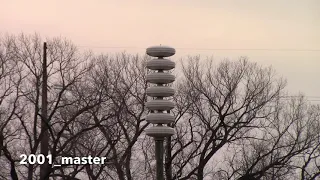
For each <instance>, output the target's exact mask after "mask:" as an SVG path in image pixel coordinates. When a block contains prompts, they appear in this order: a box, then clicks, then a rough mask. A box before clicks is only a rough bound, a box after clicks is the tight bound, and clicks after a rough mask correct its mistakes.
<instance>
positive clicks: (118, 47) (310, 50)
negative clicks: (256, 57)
mask: <svg viewBox="0 0 320 180" xmlns="http://www.w3.org/2000/svg"><path fill="white" fill-rule="evenodd" d="M77 47H79V48H94V49H146V48H145V47H132V46H77ZM175 49H179V50H197V51H287V52H290V51H291V52H293V51H294V52H320V49H292V48H275V49H272V48H248V49H244V48H184V47H178V48H175Z"/></svg>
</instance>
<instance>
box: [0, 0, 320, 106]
mask: <svg viewBox="0 0 320 180" xmlns="http://www.w3.org/2000/svg"><path fill="white" fill-rule="evenodd" d="M6 32H9V33H15V34H16V33H20V32H24V33H34V32H38V33H40V34H41V35H42V36H45V37H53V36H63V37H67V38H68V39H70V40H72V41H73V42H74V43H75V44H76V45H79V46H89V48H90V47H97V46H103V47H115V46H117V47H119V46H120V47H138V48H137V49H135V48H128V49H127V51H128V52H132V53H141V54H143V53H144V52H145V50H144V48H146V47H148V46H150V45H157V44H165V45H170V46H172V47H176V48H195V49H193V50H183V49H177V55H176V56H175V58H178V57H183V56H186V55H188V54H189V55H198V54H200V55H202V56H209V55H213V56H214V57H215V58H217V59H219V58H223V57H230V58H237V57H239V56H242V55H243V56H248V57H249V58H250V60H251V61H256V62H259V63H261V64H263V65H273V67H274V68H275V69H276V70H277V72H278V73H279V74H280V75H283V76H284V77H286V78H287V79H288V83H289V84H288V90H289V91H290V92H292V93H297V92H304V93H305V95H307V96H320V83H319V77H320V51H314V52H307V51H304V52H297V51H295V52H294V51H292V52H289V51H281V52H277V51H249V50H242V51H231V50H229V51H227V50H223V51H221V50H211V51H209V50H197V49H279V48H280V49H318V50H319V49H320V1H319V0H268V1H267V0H227V1H225V0H220V1H216V0H201V1H196V0H171V1H170V0H135V1H133V0H91V1H88V0H87V1H85V0H45V1H43V0H29V1H25V0H0V33H6ZM92 49H93V50H95V51H98V52H119V51H123V50H124V48H123V49H108V48H92ZM319 100H320V99H319ZM319 102H320V101H319Z"/></svg>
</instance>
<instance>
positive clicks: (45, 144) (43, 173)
mask: <svg viewBox="0 0 320 180" xmlns="http://www.w3.org/2000/svg"><path fill="white" fill-rule="evenodd" d="M47 83H48V75H47V43H46V42H44V43H43V62H42V96H41V116H42V118H41V132H42V133H43V134H42V138H41V137H40V138H41V141H40V142H41V145H40V153H41V154H43V155H44V156H45V157H47V155H48V151H49V134H48V130H47V129H48V119H47V106H48V104H47V103H48V92H47ZM48 168H49V164H48V161H47V160H46V161H45V163H44V164H42V165H40V179H41V180H47V179H49V176H47V170H48Z"/></svg>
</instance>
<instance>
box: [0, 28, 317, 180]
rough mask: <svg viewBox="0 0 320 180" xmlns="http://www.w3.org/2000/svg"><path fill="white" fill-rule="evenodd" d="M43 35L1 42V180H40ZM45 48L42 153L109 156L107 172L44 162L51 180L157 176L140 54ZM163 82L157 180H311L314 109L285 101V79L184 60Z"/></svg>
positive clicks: (102, 167)
mask: <svg viewBox="0 0 320 180" xmlns="http://www.w3.org/2000/svg"><path fill="white" fill-rule="evenodd" d="M43 41H44V40H43V39H42V38H41V37H40V35H38V34H34V35H25V34H19V35H3V36H1V38H0V82H1V85H0V179H14V180H18V179H27V180H35V179H39V176H40V173H39V165H38V164H20V163H19V162H20V161H21V157H20V155H21V154H27V155H28V154H39V153H40V142H41V139H42V136H43V132H42V130H41V121H42V120H43V117H42V116H41V104H42V102H41V92H42V89H41V87H42V86H41V85H42V83H43V79H42V71H43V69H42V61H43V49H42V44H43ZM45 41H46V42H47V45H48V48H47V61H48V64H47V72H48V89H47V90H48V133H49V139H50V140H49V154H51V155H52V158H53V164H54V163H59V162H58V161H59V158H61V157H83V156H89V155H90V156H99V157H106V162H107V163H105V164H99V165H90V164H86V165H79V164H74V165H61V166H50V167H48V168H47V169H46V173H47V175H48V177H50V179H57V180H58V179H65V180H67V179H69V180H71V179H74V180H75V179H88V180H99V179H101V180H102V179H108V180H109V179H110V180H143V179H145V180H150V179H155V176H154V175H155V170H156V169H155V168H156V167H155V157H154V154H155V153H154V141H153V139H151V138H150V137H148V136H146V135H145V134H144V130H145V129H146V128H147V127H148V126H150V125H149V124H148V123H147V122H146V121H145V119H144V117H145V116H146V115H147V114H148V110H147V109H146V107H145V103H146V102H147V100H148V97H147V96H146V93H145V91H146V88H147V87H148V86H150V85H149V84H147V83H146V75H147V73H148V70H147V69H146V68H145V63H146V62H147V61H148V60H150V59H151V57H148V56H146V55H132V54H127V53H118V54H115V55H110V54H99V55H96V54H94V53H92V52H90V51H88V52H84V51H80V50H78V49H77V47H76V46H75V45H74V44H73V43H72V42H71V41H69V40H67V39H63V38H51V39H50V38H49V39H46V40H45ZM177 70H179V72H180V73H179V79H178V80H177V81H175V83H173V84H172V86H173V87H174V88H175V90H176V93H175V96H174V97H173V98H172V101H174V102H175V104H176V108H175V109H174V110H173V111H172V113H173V114H174V115H175V117H176V120H175V122H174V123H172V124H170V126H171V127H174V128H175V131H176V134H175V135H174V136H172V137H169V138H167V139H166V142H165V156H164V159H165V162H164V163H165V165H164V166H165V179H166V180H187V179H188V180H193V179H194V180H202V179H220V180H236V179H239V180H250V179H261V180H271V179H279V180H285V179H300V180H315V179H317V178H319V177H320V118H319V117H320V106H319V105H314V104H313V105H312V104H309V103H308V101H307V100H306V98H305V97H304V96H303V95H300V94H299V95H297V96H294V97H290V98H286V99H284V98H283V97H286V95H287V93H286V89H285V87H286V84H287V83H286V80H285V79H283V78H281V77H279V76H277V74H276V72H275V70H274V69H273V68H271V67H263V66H260V65H259V64H257V63H254V62H250V61H249V60H248V59H247V58H245V57H241V58H239V59H237V60H223V61H221V62H220V63H218V64H215V62H214V61H213V59H205V61H204V59H202V58H201V57H200V56H190V57H187V58H184V59H183V60H182V61H181V62H180V63H179V67H178V68H177Z"/></svg>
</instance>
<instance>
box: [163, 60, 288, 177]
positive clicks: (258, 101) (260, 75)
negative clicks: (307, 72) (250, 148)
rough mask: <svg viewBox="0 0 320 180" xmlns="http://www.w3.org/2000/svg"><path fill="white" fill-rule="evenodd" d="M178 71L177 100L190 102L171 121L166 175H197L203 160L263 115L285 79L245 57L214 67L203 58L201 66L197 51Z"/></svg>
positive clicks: (202, 170)
mask: <svg viewBox="0 0 320 180" xmlns="http://www.w3.org/2000/svg"><path fill="white" fill-rule="evenodd" d="M183 73H184V76H185V79H184V81H180V83H181V85H179V87H180V88H181V89H180V90H179V94H177V96H178V97H179V96H181V98H180V99H184V100H183V101H181V100H180V101H178V102H177V103H179V102H180V103H181V102H182V103H183V105H180V106H184V107H188V106H190V107H189V108H188V109H187V110H186V112H185V113H184V114H183V117H182V118H180V119H179V120H177V121H176V124H175V127H176V130H177V132H176V136H174V137H173V139H172V141H173V142H172V145H171V146H172V149H171V151H172V153H171V157H167V159H170V160H168V161H170V162H172V166H173V167H172V172H174V173H173V174H174V176H173V178H172V179H178V178H179V179H203V178H204V176H205V170H206V169H205V168H206V165H207V164H208V162H209V161H210V160H211V159H212V158H214V155H215V154H217V153H218V151H219V150H220V149H222V147H224V146H226V145H228V144H230V143H232V142H235V141H237V140H238V139H242V138H245V135H246V132H247V131H250V130H252V129H254V128H257V122H258V121H259V120H260V119H264V118H267V117H268V114H266V113H263V112H265V111H266V109H268V108H267V107H268V106H269V105H271V104H272V103H273V101H274V100H276V99H277V98H278V97H279V96H280V95H281V90H282V89H283V88H284V86H285V82H284V81H283V80H281V79H279V80H277V79H276V78H275V77H274V73H273V71H272V69H270V68H262V67H260V66H258V65H257V64H255V63H250V62H248V61H247V60H246V59H245V58H242V59H240V60H239V61H237V62H232V61H223V62H221V63H220V64H219V65H218V66H217V67H213V61H209V62H208V64H206V66H202V67H201V64H200V62H199V57H193V58H192V57H190V59H189V61H188V64H187V65H184V66H183ZM176 99H178V100H179V98H176ZM180 111H181V108H180ZM183 111H184V110H182V112H183ZM179 113H181V112H178V114H179Z"/></svg>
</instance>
